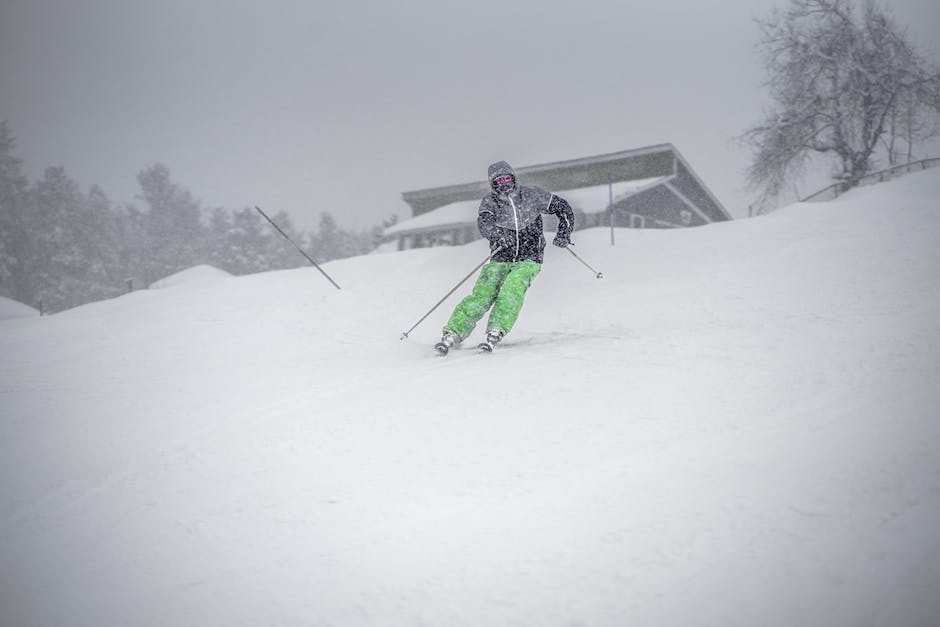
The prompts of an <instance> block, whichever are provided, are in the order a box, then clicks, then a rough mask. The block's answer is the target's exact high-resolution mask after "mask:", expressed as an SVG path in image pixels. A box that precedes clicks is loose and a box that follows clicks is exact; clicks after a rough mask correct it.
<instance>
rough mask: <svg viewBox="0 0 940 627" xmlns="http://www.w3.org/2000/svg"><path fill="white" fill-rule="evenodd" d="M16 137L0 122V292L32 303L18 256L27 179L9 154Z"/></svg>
mask: <svg viewBox="0 0 940 627" xmlns="http://www.w3.org/2000/svg"><path fill="white" fill-rule="evenodd" d="M15 148H16V138H15V137H14V136H13V132H12V131H11V130H10V127H9V125H8V124H7V122H6V120H2V121H0V295H3V296H7V297H9V298H13V299H15V300H19V301H21V302H24V303H27V304H32V302H34V301H32V294H31V293H30V292H29V287H28V281H27V278H26V271H25V268H24V267H23V265H22V259H23V255H24V252H25V246H26V240H25V236H26V229H25V224H24V213H25V198H26V191H27V188H28V187H29V181H28V180H27V179H26V177H25V176H24V175H23V172H22V165H23V162H22V160H20V159H17V158H16V157H14V156H13V151H14V149H15Z"/></svg>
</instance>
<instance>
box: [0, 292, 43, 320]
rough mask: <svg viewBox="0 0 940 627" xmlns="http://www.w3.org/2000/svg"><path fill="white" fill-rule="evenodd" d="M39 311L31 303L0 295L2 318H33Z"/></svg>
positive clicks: (0, 314)
mask: <svg viewBox="0 0 940 627" xmlns="http://www.w3.org/2000/svg"><path fill="white" fill-rule="evenodd" d="M38 315H39V311H38V310H36V309H33V308H32V307H30V306H29V305H24V304H23V303H21V302H19V301H17V300H13V299H11V298H6V297H5V296H0V320H9V319H11V318H31V317H34V316H38Z"/></svg>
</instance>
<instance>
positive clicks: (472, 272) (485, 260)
mask: <svg viewBox="0 0 940 627" xmlns="http://www.w3.org/2000/svg"><path fill="white" fill-rule="evenodd" d="M500 250H502V249H501V248H497V249H496V250H494V251H493V252H491V253H490V256H489V257H487V258H486V259H484V260H483V261H481V262H480V265H478V266H477V267H476V268H474V269H473V270H472V271H471V272H470V274H468V275H467V276H465V277H464V278H462V279H461V280H460V283H458V284H457V285H455V286H454V288H453V289H452V290H451V291H449V292H447V293H446V294H444V298H442V299H441V300H439V301H437V304H436V305H434V306H433V307H431V309H430V311H428V312H427V313H426V314H424V315H423V316H421V319H420V320H418V321H417V322H415V324H414V326H413V327H411V328H410V329H408V330H407V331H405V332H404V333H402V334H401V338H399V339H402V340H403V339H405V338H406V337H408V334H409V333H411V332H412V331H414V330H415V329H416V328H417V326H418V325H419V324H421V323H422V322H424V319H425V318H427V317H428V316H430V315H431V312H432V311H434V310H435V309H437V308H438V307H440V306H441V303H443V302H444V301H445V300H447V297H448V296H450V295H451V294H453V293H454V292H456V291H457V288H458V287H460V286H461V285H463V284H464V283H466V282H467V279H469V278H470V277H472V276H473V275H474V274H476V271H477V270H479V269H480V268H482V267H483V264H485V263H486V262H487V261H489V260H490V259H492V258H493V255H495V254H496V253H498V252H499V251H500Z"/></svg>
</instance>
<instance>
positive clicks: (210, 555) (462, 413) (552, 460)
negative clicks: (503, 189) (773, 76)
mask: <svg viewBox="0 0 940 627" xmlns="http://www.w3.org/2000/svg"><path fill="white" fill-rule="evenodd" d="M938 196H940V174H938V173H937V172H934V171H928V172H926V173H923V174H918V175H910V176H907V177H903V178H902V179H899V180H897V181H894V182H891V183H887V184H883V185H878V186H874V187H871V188H865V189H859V190H855V191H853V192H851V193H850V194H847V195H846V196H844V197H842V198H840V199H839V200H837V201H834V202H831V203H817V204H811V205H810V204H808V205H796V206H793V207H790V208H788V209H786V210H783V211H780V212H778V213H776V214H773V215H771V216H767V217H764V218H760V219H755V220H749V221H739V222H735V223H729V224H719V225H713V226H710V227H704V228H698V229H688V230H680V231H629V230H620V231H618V233H617V246H615V247H613V248H611V247H610V246H609V232H608V231H605V230H603V229H595V230H590V231H584V232H576V233H575V237H574V241H575V242H576V243H577V245H578V252H579V254H581V255H582V256H584V257H585V258H587V259H589V261H590V262H591V263H592V265H594V266H595V267H598V268H599V269H600V270H602V271H603V272H604V274H605V278H604V279H602V280H596V279H594V278H593V277H592V276H591V275H590V274H589V273H588V272H587V271H585V270H584V269H583V267H581V266H580V265H579V264H576V263H574V262H572V260H571V259H569V258H568V256H567V255H565V254H564V252H563V251H560V250H557V249H553V248H552V247H551V246H549V248H548V250H547V251H546V263H545V267H544V269H543V272H542V273H541V274H540V276H539V277H538V278H537V279H536V281H535V282H534V284H533V286H532V288H531V290H530V292H529V294H528V295H527V302H526V307H525V309H524V310H523V313H522V315H521V316H520V319H519V322H518V323H517V326H516V328H515V329H514V330H513V332H512V333H511V334H510V335H508V336H507V337H506V339H505V340H504V341H503V342H502V343H501V344H500V345H499V346H498V347H497V349H496V351H495V352H494V353H493V354H488V353H483V352H481V351H479V350H478V349H477V348H476V344H477V343H478V342H479V341H480V336H481V335H482V333H481V329H482V328H483V324H482V323H481V326H480V328H478V330H477V331H476V332H475V333H474V335H473V336H471V338H469V339H468V340H467V341H465V342H464V343H463V345H462V346H460V347H458V348H455V349H454V350H452V352H451V354H450V355H448V356H446V357H440V356H437V355H436V354H435V353H434V351H433V350H432V348H431V346H432V344H433V342H434V341H435V340H436V339H437V337H438V332H439V327H440V326H441V324H442V323H443V321H444V320H445V319H446V316H447V314H448V313H449V311H450V308H452V307H453V305H454V304H455V303H456V301H457V298H459V297H460V294H459V293H458V294H455V295H454V296H453V297H452V298H451V299H450V300H448V301H447V302H446V303H445V304H444V305H442V306H441V308H440V309H439V310H438V311H436V312H435V313H434V314H433V315H432V316H431V317H429V319H428V320H426V321H425V322H424V323H423V325H422V326H420V327H419V328H418V329H417V330H415V331H414V332H413V333H412V334H411V337H410V338H409V339H407V340H399V339H398V338H399V336H400V329H401V328H402V327H406V326H407V323H409V322H411V321H412V320H413V319H416V318H417V316H418V315H420V314H421V308H422V305H423V304H424V303H428V304H430V303H433V302H435V301H436V300H437V298H439V295H440V294H442V293H444V292H446V290H447V289H449V287H451V286H452V284H453V280H454V278H453V277H454V276H460V275H462V274H463V273H464V272H466V270H465V268H471V267H473V266H474V265H475V264H476V263H478V262H479V257H480V256H481V255H480V246H479V245H474V244H471V245H468V246H463V247H457V248H449V249H433V250H417V251H409V252H406V253H395V254H389V255H371V256H365V257H360V258H355V259H349V260H344V261H338V262H333V263H331V264H329V267H328V270H329V271H330V272H331V275H332V274H335V276H336V278H337V280H339V282H340V284H342V285H344V287H345V288H346V289H344V290H343V291H342V292H337V291H335V290H334V289H333V288H332V287H331V286H329V285H328V284H326V282H325V281H323V280H322V277H319V276H318V275H317V274H316V271H315V270H312V269H299V270H294V271H288V272H275V273H267V274H262V275H253V276H248V277H239V278H234V277H226V276H224V274H220V273H214V272H213V271H212V269H210V268H203V269H198V270H199V272H198V276H197V275H194V273H190V274H189V275H186V274H185V273H184V274H181V275H180V276H179V277H175V278H174V279H173V280H171V281H167V282H165V283H164V285H165V287H164V288H162V289H159V290H150V291H147V292H139V293H134V294H131V295H128V296H125V297H122V298H118V299H115V300H113V301H108V302H103V303H96V304H93V305H89V306H86V307H82V308H78V309H76V310H73V311H70V312H65V313H63V314H59V315H56V316H52V317H48V318H44V319H39V320H35V319H24V318H15V319H9V320H5V321H2V322H0V355H2V357H0V381H2V383H0V403H2V407H3V412H2V418H0V428H2V431H0V434H2V437H0V477H2V479H0V624H4V625H5V624H11V625H20V624H24V625H25V624H63V623H67V624H72V625H102V624H122V625H158V624H173V625H200V626H202V625H216V624H218V625H256V624H284V625H288V624H290V625H293V624H296V625H308V624H316V625H320V624H322V625H346V624H357V625H359V624H376V625H379V624H381V625H427V624H434V625H441V624H446V625H480V624H538V625H559V626H564V627H570V626H571V625H611V626H614V625H624V624H655V625H676V626H678V625H689V624H696V625H716V626H717V625H721V626H722V627H725V626H728V625H754V624H761V625H780V626H784V625H787V626H790V625H793V624H805V625H827V626H828V625H846V626H847V625H853V626H854V625H887V624H890V625H905V626H907V625H912V626H923V627H928V626H932V625H934V624H935V619H936V616H938V615H940V606H938V603H937V601H936V599H937V598H940V594H938V593H940V537H938V535H937V533H936V529H937V528H940V461H938V457H937V454H936V451H937V450H938V447H940V425H938V423H937V421H936V415H937V414H936V406H937V402H938V401H940V396H938V384H940V285H938V281H937V279H936V269H937V268H938V267H940V252H938V249H937V246H936V243H937V242H938V241H940V214H938V212H937V211H936V203H935V200H934V199H935V198H937V197H938ZM187 276H190V279H187ZM196 278H198V279H199V280H198V281H197V280H195V279H196ZM464 288H465V289H466V290H469V288H470V284H469V283H468V284H467V285H466V286H464Z"/></svg>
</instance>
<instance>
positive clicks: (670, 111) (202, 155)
mask: <svg viewBox="0 0 940 627" xmlns="http://www.w3.org/2000/svg"><path fill="white" fill-rule="evenodd" d="M782 4H783V2H782V0H778V1H777V2H773V1H772V0H720V1H719V0H708V1H701V0H634V1H631V2H622V1H620V0H616V1H611V0H607V1H603V2H587V3H585V2H578V3H575V2H562V3H547V4H546V3H542V2H535V1H534V0H526V1H523V2H493V1H491V0H482V1H478V2H473V3H463V2H439V1H438V2H431V1H430V0H406V1H405V2H402V3H385V2H378V1H373V0H366V1H364V2H358V3H352V4H349V3H309V2H300V1H277V2H263V3H262V2H249V1H247V0H240V1H231V0H225V1H222V0H200V1H196V2H194V1H192V0H166V1H164V2H161V3H142V2H127V1H126V0H90V1H83V2H74V1H66V0H5V1H4V2H3V4H2V6H0V118H2V119H7V120H8V122H9V124H10V127H11V129H12V130H13V132H14V133H15V134H16V136H17V138H18V148H17V155H18V156H19V157H21V158H23V159H24V160H25V171H26V172H27V173H28V174H29V175H30V177H31V178H36V177H37V176H38V175H39V174H41V172H42V171H43V169H44V168H45V167H47V166H48V165H50V164H57V165H62V166H64V167H65V169H66V172H67V173H68V174H69V176H71V177H72V178H74V179H75V180H76V181H78V182H79V183H80V184H81V185H82V186H83V187H86V188H87V187H88V186H90V185H92V184H99V185H101V186H102V187H103V188H104V190H105V191H106V192H107V193H108V195H109V196H110V197H111V198H112V200H114V201H116V202H127V201H133V200H134V198H135V196H136V195H138V194H139V193H140V192H139V188H138V185H137V181H136V174H137V173H138V172H139V171H140V170H142V169H143V168H145V167H147V166H148V165H152V164H154V163H163V164H165V165H166V166H167V167H169V169H170V171H171V173H172V175H173V178H174V180H176V181H177V182H179V183H180V184H181V185H183V186H185V187H187V188H188V189H190V190H191V191H192V193H193V194H194V195H195V196H196V197H197V198H199V199H201V200H202V202H203V204H204V205H205V206H208V207H213V206H224V207H227V208H231V209H235V208H239V207H243V206H246V205H249V204H260V205H262V206H264V207H266V208H269V209H270V210H272V211H286V212H288V213H289V214H290V215H291V216H292V217H293V218H294V219H295V221H296V223H297V224H298V226H300V227H303V228H309V227H312V226H314V225H315V224H316V220H317V217H318V215H319V213H320V212H321V211H329V212H331V213H332V214H333V215H334V216H335V217H336V219H337V221H338V222H339V223H340V224H341V225H343V226H349V227H357V228H358V227H367V226H371V225H374V224H377V223H378V222H379V221H380V220H381V219H383V218H385V217H388V216H390V215H391V214H396V213H397V214H399V215H400V216H401V217H402V218H407V217H410V210H409V208H408V207H407V205H405V204H404V203H403V202H402V200H401V197H400V193H401V192H402V191H405V190H411V189H420V188H423V187H430V186H439V185H447V184H451V183H461V182H467V181H472V180H478V179H480V178H482V177H483V176H485V174H484V173H485V169H486V166H487V165H488V164H489V163H490V162H492V161H494V160H498V159H506V160H508V161H510V162H511V163H513V164H515V165H518V166H522V165H530V164H535V163H544V162H549V161H555V160H561V159H572V158H577V157H583V156H589V155H595V154H603V153H607V152H615V151H619V150H626V149H631V148H636V147H640V146H645V145H651V144H658V143H663V142H672V143H673V144H675V145H676V147H677V148H678V149H679V150H680V151H681V152H682V153H683V154H684V155H685V156H686V158H687V159H688V160H689V162H690V163H691V164H692V166H693V168H695V169H696V171H697V172H698V174H699V175H700V176H701V178H702V179H703V180H704V182H705V183H706V185H708V186H709V188H710V189H711V190H712V191H713V192H714V193H715V195H716V196H717V197H718V198H719V199H720V200H721V201H722V202H723V203H724V204H725V206H726V207H727V208H728V210H729V211H730V212H731V213H732V214H733V215H737V216H741V215H746V212H747V204H748V201H749V194H748V192H746V190H744V189H743V174H742V170H743V169H744V167H745V166H746V165H747V162H748V157H749V155H748V154H747V151H746V150H745V149H744V148H742V147H741V146H739V145H737V144H736V143H735V142H734V141H733V138H734V137H736V136H737V135H739V134H740V133H741V132H742V131H743V130H744V128H745V127H746V126H747V125H748V124H750V123H752V122H754V121H755V119H756V118H758V117H759V115H760V112H761V110H762V107H763V106H764V105H765V104H766V103H767V101H766V93H765V92H764V90H763V89H762V87H761V81H762V79H763V73H762V68H761V66H760V63H759V60H758V58H757V57H756V55H755V54H754V44H755V42H756V39H757V35H758V33H757V27H756V26H755V24H754V22H753V19H754V18H755V17H757V16H761V15H765V14H766V13H767V12H768V11H769V10H770V8H771V7H772V6H774V5H778V6H779V5H782ZM890 6H892V8H893V9H894V11H895V13H896V15H897V17H898V19H899V21H900V22H901V23H902V24H906V25H908V26H909V27H910V28H911V32H912V35H913V37H914V39H915V40H916V41H918V42H919V43H920V44H921V46H922V47H924V48H925V50H928V51H929V50H930V48H929V46H931V45H935V44H934V42H935V41H936V40H937V37H936V35H937V33H938V32H940V3H937V2H936V1H935V0H904V1H897V2H892V3H890ZM930 54H931V55H932V56H933V57H934V58H936V56H937V55H936V50H934V51H933V52H932V53H930ZM800 191H803V192H806V191H811V190H810V189H809V188H808V187H806V188H805V189H802V190H800Z"/></svg>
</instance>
